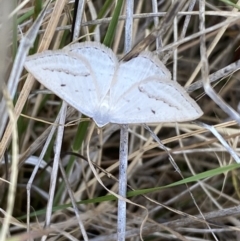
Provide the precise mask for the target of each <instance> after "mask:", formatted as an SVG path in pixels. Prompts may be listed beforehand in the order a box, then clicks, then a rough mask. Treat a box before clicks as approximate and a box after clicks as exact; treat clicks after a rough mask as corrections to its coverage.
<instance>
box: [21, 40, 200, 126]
mask: <svg viewBox="0 0 240 241" xmlns="http://www.w3.org/2000/svg"><path fill="white" fill-rule="evenodd" d="M25 68H26V69H27V70H28V71H29V72H30V73H31V74H32V75H33V76H34V77H35V78H36V79H37V80H38V81H39V82H40V83H41V84H43V85H44V86H45V87H46V88H48V89H49V90H51V91H52V92H53V93H55V94H56V95H58V96H59V97H60V98H61V99H63V100H64V101H66V102H67V103H68V104H69V105H71V106H73V107H74V108H75V109H77V110H78V111H80V112H81V113H83V114H85V115H87V116H89V117H91V118H92V119H93V120H94V121H95V123H96V124H97V126H98V127H103V126H105V125H106V124H108V123H117V124H135V123H136V124H137V123H159V122H182V121H189V120H194V119H197V118H198V117H200V116H201V115H202V114H203V112H202V110H201V109H200V107H199V106H198V105H197V103H196V102H195V101H194V100H193V99H192V98H191V97H190V96H189V95H188V94H187V93H186V91H185V90H184V88H183V87H181V86H180V85H179V84H178V83H176V82H174V81H172V80H171V74H170V72H169V70H168V69H167V68H166V67H165V66H164V64H163V63H162V62H161V61H160V60H159V59H158V58H157V57H155V56H154V55H153V54H152V53H150V52H146V51H145V52H142V53H141V54H140V55H139V56H137V57H135V58H133V59H131V60H129V61H128V62H119V61H118V59H117V57H116V55H115V54H114V53H113V52H112V50H111V49H109V48H107V47H105V46H104V45H102V44H100V43H97V42H85V43H77V44H73V45H71V46H69V47H66V48H64V49H62V50H57V51H46V52H43V53H40V54H35V55H33V56H30V57H28V58H27V60H26V62H25Z"/></svg>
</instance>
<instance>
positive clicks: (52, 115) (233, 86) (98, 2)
mask: <svg viewBox="0 0 240 241" xmlns="http://www.w3.org/2000/svg"><path fill="white" fill-rule="evenodd" d="M200 1H202V0H200ZM9 2H11V1H8V0H5V1H2V2H1V3H0V6H1V5H2V6H1V11H2V15H1V16H2V22H1V23H2V25H1V36H0V38H1V46H0V48H1V59H0V61H1V64H0V66H1V68H0V71H1V72H0V73H1V80H0V81H1V84H2V85H1V87H2V88H1V89H2V91H4V90H5V86H4V81H3V80H5V84H8V82H7V80H8V77H9V75H10V72H11V66H12V64H13V56H15V54H16V53H15V49H16V46H17V45H18V44H19V42H20V40H21V39H22V38H23V37H24V36H25V35H26V33H27V31H28V30H29V28H30V27H31V26H32V24H33V23H34V21H35V20H36V18H37V16H38V15H39V13H40V11H41V7H40V6H41V5H42V6H44V5H45V2H46V1H43V0H42V1H39V0H35V1H31V0H29V2H28V3H27V4H26V5H24V6H21V7H20V8H19V9H18V10H17V13H16V16H15V17H10V18H8V16H9V13H11V12H12V10H13V9H14V8H15V7H19V6H20V4H21V3H22V2H24V1H18V4H17V6H14V4H12V5H11V4H10V3H9ZM82 2H83V1H82ZM106 2H109V3H111V4H109V5H108V6H107V8H106V9H105V10H103V6H104V3H106ZM115 2H116V1H103V0H95V1H94V0H93V1H89V0H88V1H86V4H85V6H84V11H83V17H82V22H81V24H82V26H81V28H80V34H79V36H80V41H86V40H88V41H100V42H103V40H104V38H105V35H106V33H107V29H108V27H109V23H110V21H111V17H112V16H113V14H114V8H115V7H116V3H115ZM118 2H120V1H118ZM129 2H130V1H129ZM129 2H128V1H126V3H124V6H123V8H122V10H121V14H120V19H119V20H118V23H117V27H116V33H115V34H114V33H113V34H114V35H113V36H112V37H113V43H112V45H111V48H112V49H113V51H114V52H115V53H116V54H118V56H119V58H120V57H122V56H124V45H125V43H124V41H125V40H124V31H125V27H124V23H125V21H123V20H124V19H125V14H126V9H127V7H128V6H127V3H129ZM172 2H174V1H169V0H165V1H164V0H162V1H160V0H159V1H157V0H152V1H149V0H145V1H144V0H137V1H134V20H133V32H132V35H131V38H132V39H131V41H132V46H134V45H135V44H136V43H138V42H139V41H142V40H144V38H145V37H146V36H147V35H148V34H149V33H150V32H151V31H153V30H154V29H156V28H159V26H161V19H162V16H164V15H165V13H166V12H167V11H168V10H169V8H170V5H171V3H172ZM194 2H195V1H192V0H187V1H185V3H186V4H185V5H184V7H183V9H181V11H180V12H179V13H178V18H177V19H175V21H174V22H173V24H172V26H171V27H170V28H169V29H168V30H167V32H166V33H165V34H164V35H163V36H160V37H159V38H158V41H157V42H158V44H159V47H158V53H159V57H160V58H161V59H162V60H163V61H165V63H166V66H167V67H168V68H169V70H170V71H171V72H172V74H173V79H174V80H177V81H178V82H179V83H180V84H181V85H182V86H186V87H189V86H190V88H192V90H193V91H192V92H191V93H190V95H191V96H192V97H193V98H194V99H195V100H196V101H197V103H198V104H199V106H200V107H201V108H202V110H203V112H204V115H203V116H202V117H201V118H200V119H199V121H200V122H202V123H205V124H208V125H211V126H214V127H215V130H212V131H211V130H208V129H207V128H206V126H203V125H202V124H201V123H190V122H187V123H180V124H175V123H172V124H171V123H165V124H159V125H150V128H151V129H152V130H153V131H154V132H155V133H156V135H157V136H158V137H159V138H160V139H161V141H162V143H163V144H164V145H165V146H166V147H167V148H168V151H169V153H167V152H166V151H164V150H162V149H161V148H160V147H159V146H158V144H157V143H156V141H154V140H152V138H151V135H150V133H149V131H147V130H145V129H144V128H143V127H142V126H140V125H136V126H133V125H131V126H130V127H129V167H128V184H129V192H130V191H131V190H138V192H134V191H131V197H129V199H130V200H131V201H132V202H133V203H136V204H138V205H133V204H128V205H127V225H126V237H127V240H140V233H142V236H143V237H144V240H228V241H229V240H238V239H239V237H240V232H239V231H240V230H239V226H240V223H239V220H238V217H239V212H240V208H239V206H238V205H239V198H240V192H239V183H240V182H239V176H238V175H239V174H238V165H237V164H235V163H236V161H238V156H237V154H238V151H239V149H238V136H239V127H238V125H237V121H239V117H237V114H236V113H234V112H233V110H232V109H227V107H225V106H224V104H223V103H220V104H219V105H217V104H216V102H217V103H219V100H218V99H217V97H222V99H223V100H224V101H225V102H226V104H227V105H228V106H230V107H232V108H233V109H234V110H238V106H239V96H240V93H239V92H240V88H239V79H238V77H239V75H238V74H239V72H238V71H237V70H238V68H239V63H238V59H239V55H240V51H239V42H240V34H239V29H240V28H239V20H240V14H239V12H238V9H237V8H234V4H233V5H230V3H226V2H223V1H219V0H208V1H206V2H205V3H204V1H202V4H205V10H206V12H205V28H206V31H205V30H203V31H205V32H206V35H205V39H204V38H203V36H204V35H203V33H200V34H198V33H199V31H200V30H199V24H201V23H204V22H203V19H202V18H201V14H199V9H200V8H199V2H198V1H196V3H195V4H193V3H194ZM34 4H35V5H34ZM38 4H39V5H38ZM79 4H81V1H80V3H79ZM191 4H193V5H192V6H193V8H192V9H189V8H190V6H191ZM74 6H75V5H74V2H73V1H63V0H56V1H54V2H53V3H50V5H49V6H48V8H47V11H46V15H45V17H44V19H43V22H42V23H41V26H40V30H39V31H38V35H37V37H36V38H35V41H34V48H33V49H32V50H31V51H30V54H32V53H34V52H37V51H38V52H42V51H43V50H46V49H59V48H62V47H64V46H66V45H67V44H69V43H70V42H71V29H72V24H73V23H74V19H73V12H74ZM154 6H155V7H154ZM238 6H240V3H239V5H238ZM236 7H237V5H236ZM3 9H4V10H3ZM5 9H6V10H5ZM101 13H103V14H102V15H101ZM187 16H188V17H191V18H190V19H189V20H190V21H189V22H185V21H186V19H187ZM4 17H5V18H4ZM97 18H99V19H98V20H96V19H97ZM13 23H14V24H13ZM185 23H186V25H185ZM13 25H14V28H12V26H13ZM184 26H185V27H186V33H182V31H183V29H184ZM216 26H217V27H216ZM161 44H162V46H163V47H161ZM204 45H206V48H207V53H208V58H207V59H206V58H205V56H204V54H205V53H204ZM200 46H201V47H200ZM200 48H202V52H200ZM148 49H149V50H150V51H155V50H156V41H155V42H154V43H153V44H151V45H149V46H148ZM163 50H164V51H163ZM26 51H27V49H26V48H25V49H24V51H23V53H26ZM5 56H6V57H5ZM22 56H24V54H23V55H22ZM206 60H207V61H206ZM201 63H202V65H203V66H204V68H202V71H201ZM233 63H234V64H233ZM230 64H232V65H230ZM229 65H230V67H228V71H226V69H224V68H226V67H227V66H229ZM19 68H20V70H22V65H20V66H19ZM207 68H208V70H209V72H208V71H207ZM222 69H223V70H222ZM210 74H211V75H210ZM208 75H210V80H211V81H212V83H211V85H212V86H213V87H214V90H215V92H216V93H217V95H212V96H211V98H210V97H209V96H208V95H207V94H206V92H205V90H204V88H203V87H202V86H203V85H202V83H203V82H206V80H207V76H208ZM197 81H199V82H197ZM195 82H197V83H198V85H196V84H195V85H192V84H193V83H195ZM42 89H43V87H40V86H39V84H38V83H37V82H35V80H34V79H33V78H32V77H31V76H30V75H28V76H27V72H26V71H25V70H23V72H22V75H21V78H20V81H19V84H18V88H17V90H16V91H15V92H14V96H15V98H14V103H15V107H16V111H15V112H14V113H15V115H13V118H18V122H17V124H18V125H17V132H16V130H15V129H14V128H13V127H14V125H12V124H7V125H6V126H7V128H6V129H5V130H4V129H3V135H2V137H3V138H2V140H1V143H0V155H1V158H2V161H1V166H0V167H1V169H0V170H1V178H2V179H1V182H0V185H1V187H0V192H1V195H0V197H1V198H0V207H1V218H2V219H1V222H2V223H5V224H6V222H9V223H10V224H11V225H10V226H9V228H8V229H7V230H8V234H7V235H6V238H5V237H4V235H3V234H2V236H1V238H2V239H1V240H13V239H11V237H13V236H14V237H15V238H16V239H14V240H27V239H28V238H29V236H28V234H29V235H30V236H31V237H34V238H36V239H35V240H40V237H42V236H43V235H44V234H49V236H48V240H83V237H82V233H81V231H80V228H79V223H80V221H79V220H80V219H81V222H82V223H83V226H84V228H85V230H86V232H87V235H88V238H89V240H116V236H114V235H115V234H116V232H117V226H116V225H117V201H116V198H114V197H113V196H112V195H110V196H107V197H105V195H107V194H109V193H108V191H107V190H106V189H105V188H104V187H103V186H102V185H101V184H99V182H98V181H97V179H96V178H95V175H94V174H93V172H92V170H91V168H90V167H89V164H88V162H87V161H86V160H84V159H83V158H81V157H78V156H75V155H70V154H69V153H66V152H77V153H79V154H81V155H82V156H83V157H85V158H86V157H87V145H89V156H90V158H91V160H92V161H93V162H95V163H96V166H95V168H96V170H97V173H98V176H99V177H100V178H101V180H102V182H103V183H104V185H105V186H106V187H107V188H108V189H110V190H111V191H112V192H116V193H117V187H118V182H117V178H118V156H119V130H120V127H119V126H118V125H112V124H111V125H108V126H106V127H104V128H103V129H102V130H101V131H99V130H98V129H97V128H96V126H95V130H94V132H93V134H92V136H91V137H90V142H88V135H89V133H90V127H91V120H90V121H89V120H88V121H87V122H86V121H85V122H83V121H79V120H83V119H80V114H79V113H77V112H76V111H72V110H69V111H68V117H67V121H66V123H70V122H71V123H72V121H73V124H72V125H68V126H65V131H64V137H63V142H62V149H61V152H62V156H61V162H62V164H63V167H64V170H65V172H66V175H67V176H68V181H69V185H70V188H71V190H72V193H73V194H74V198H75V200H76V202H77V203H78V209H79V214H80V218H78V217H77V216H76V213H75V212H74V210H73V208H72V204H71V203H72V202H71V200H70V197H69V192H68V188H67V186H66V184H65V181H64V177H63V174H62V172H61V171H60V170H59V171H58V175H55V176H54V178H56V191H55V192H54V193H49V187H50V185H52V184H51V178H52V177H53V174H54V173H55V172H54V171H53V169H52V168H53V157H54V151H53V150H54V148H55V144H54V142H55V139H56V138H55V137H56V135H54V136H53V138H52V139H51V141H50V143H49V146H48V148H47V151H46V153H45V154H44V158H43V161H42V164H41V165H40V166H39V167H38V168H37V170H36V173H34V170H35V169H34V168H36V166H37V165H38V157H39V156H40V155H41V152H42V149H43V146H44V144H45V141H46V139H47V138H48V137H49V135H50V130H51V128H52V127H53V126H57V124H55V125H52V123H54V122H55V119H56V117H57V115H58V112H59V110H60V107H61V100H60V99H59V98H58V97H56V95H54V94H49V93H47V94H46V92H41V91H40V92H39V90H42ZM205 89H207V91H209V88H205ZM208 94H209V92H208ZM210 94H211V93H210ZM8 109H9V110H10V113H12V111H11V105H10V104H9V105H8ZM1 110H2V109H0V111H1ZM6 113H7V110H6V109H5V110H4V111H3V112H1V116H2V117H4V115H6ZM20 114H21V115H20ZM19 115H20V116H19ZM237 118H238V119H237ZM4 125H5V123H4V118H2V120H1V126H2V127H3V126H4ZM214 131H215V132H214ZM16 133H17V134H18V140H17V141H16V140H15V136H16ZM0 134H1V133H0ZM217 134H218V135H219V136H217ZM224 140H225V142H226V143H225V144H224V143H223V141H224ZM16 144H17V145H16ZM16 147H18V148H16ZM231 148H232V149H231ZM18 152H19V155H18ZM4 154H5V158H3V156H4ZM169 155H171V156H172V157H173V159H174V161H175V163H176V164H177V166H178V167H179V170H180V171H181V174H180V173H178V171H176V169H175V168H174V167H173V165H172V164H171V162H170V161H169ZM14 160H15V161H14ZM59 161H60V159H59ZM97 166H99V167H101V169H98V168H97ZM32 175H34V179H33V180H32V179H31V177H32ZM188 178H189V179H188ZM14 180H17V185H16V192H15V194H13V193H12V192H9V190H10V191H11V190H12V191H14V190H15V189H14V187H15V185H10V184H9V181H10V182H12V183H13V184H14ZM30 181H32V186H31V189H30V196H28V197H29V200H28V199H27V189H26V188H27V184H28V183H29V182H30ZM179 181H182V182H179ZM168 185H172V186H168ZM9 187H12V189H9ZM154 188H156V189H154ZM157 188H159V189H157ZM145 189H149V190H148V192H147V191H145ZM145 195H146V196H145ZM51 198H53V199H54V200H53V209H54V210H53V212H52V214H51V210H50V213H46V208H47V207H48V208H49V206H47V205H48V201H49V200H50V199H51ZM83 200H84V201H85V202H82V203H79V202H80V201H83ZM11 201H14V206H13V210H12V213H11ZM28 201H30V204H29V205H30V206H29V207H30V209H29V210H30V213H28V211H27V207H28V205H27V203H28ZM139 205H141V206H139ZM6 212H7V213H9V214H10V216H8V215H6ZM26 215H28V216H29V218H30V230H29V233H28V232H27V222H28V220H27V217H26ZM146 215H148V216H146ZM6 217H9V220H7V219H6ZM146 217H147V220H145V223H143V222H144V219H145V218H146ZM49 223H51V226H49V225H48V224H49ZM141 224H143V226H142V229H140V227H141ZM44 225H46V226H49V227H47V228H46V229H44ZM2 227H3V226H2ZM5 227H7V226H5ZM1 230H2V231H3V229H1ZM29 240H30V239H29ZM85 240H86V239H85Z"/></svg>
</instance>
